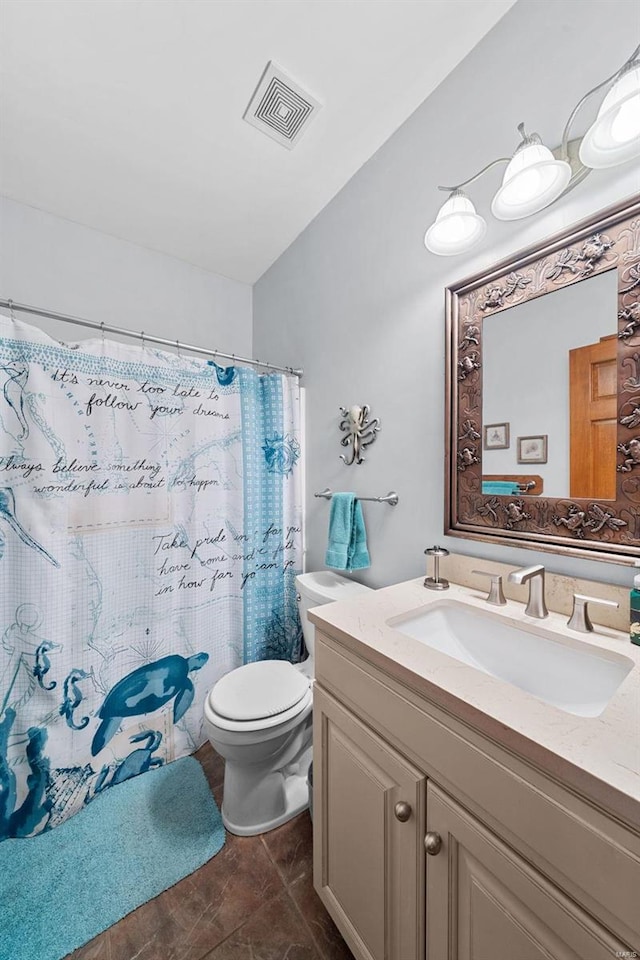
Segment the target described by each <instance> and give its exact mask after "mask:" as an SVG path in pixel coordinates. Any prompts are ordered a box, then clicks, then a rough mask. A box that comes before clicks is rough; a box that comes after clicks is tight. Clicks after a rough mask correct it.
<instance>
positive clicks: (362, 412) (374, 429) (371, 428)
mask: <svg viewBox="0 0 640 960" xmlns="http://www.w3.org/2000/svg"><path fill="white" fill-rule="evenodd" d="M370 409H371V408H370V407H369V404H367V403H365V404H364V406H362V407H356V406H354V407H349V409H348V410H347V408H346V407H340V413H341V414H342V417H343V419H342V420H341V421H340V429H341V430H343V431H344V432H345V433H346V437H343V438H342V440H341V441H340V443H341V444H342V446H343V447H347V446H348V445H349V444H351V445H352V448H351V457H350V458H347V456H346V455H345V454H344V453H342V454H340V459H341V460H344V462H345V463H346V464H347V466H351V464H352V463H362V462H363V461H364V457H363V456H362V453H361V451H362V450H364V448H365V447H369V446H371V444H372V443H373V441H374V440H375V439H376V434H378V433H379V432H380V418H379V417H373V418H372V419H371V420H370V419H369V412H370Z"/></svg>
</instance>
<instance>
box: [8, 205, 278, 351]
mask: <svg viewBox="0 0 640 960" xmlns="http://www.w3.org/2000/svg"><path fill="white" fill-rule="evenodd" d="M0 298H2V299H11V300H15V301H16V302H22V303H28V304H31V305H33V306H37V307H44V308H45V309H51V310H54V311H56V312H60V313H70V314H73V315H75V316H81V317H84V318H86V319H88V320H95V321H96V322H97V323H111V324H113V325H114V326H118V327H128V328H130V329H134V330H144V332H145V333H148V334H156V335H157V336H160V337H167V338H168V339H171V340H176V339H180V340H182V341H184V342H187V343H194V344H197V345H202V346H204V347H211V348H215V349H219V350H223V351H225V353H237V354H239V355H241V356H251V349H252V343H251V341H252V290H251V287H250V286H249V285H248V284H246V283H239V282H238V281H237V280H228V279H227V278H226V277H220V276H218V275H217V274H215V273H209V272H208V271H206V270H202V269H200V268H199V267H194V266H191V264H188V263H184V262H183V261H182V260H176V259H175V258H173V257H168V256H165V255H164V254H161V253H155V252H154V251H152V250H146V249H144V248H143V247H138V246H136V245H135V244H133V243H128V242H127V241H125V240H118V239H117V238H115V237H110V236H107V235H106V234H103V233H99V232H98V231H96V230H90V229H88V228H87V227H83V226H80V225H79V224H77V223H72V222H71V221H69V220H62V219H60V218H59V217H54V216H52V215H51V214H48V213H44V212H43V211H42V210H36V209H34V208H33V207H29V206H26V205H25V204H21V203H16V202H14V201H12V200H8V199H6V198H4V197H0ZM16 316H17V317H18V318H19V319H22V320H25V321H26V322H27V323H33V324H36V325H38V326H40V327H41V328H42V329H43V330H44V331H45V332H46V333H48V334H49V335H50V336H52V337H56V338H58V339H60V340H67V341H74V340H80V339H83V338H85V337H93V336H95V334H94V333H93V332H91V331H88V330H87V329H85V328H82V327H75V326H72V325H71V324H64V323H60V322H53V321H51V320H38V319H36V318H34V317H29V316H27V315H26V314H22V315H18V314H17V315H16ZM128 342H129V343H131V342H132V341H131V340H129V341H128ZM274 362H275V360H274Z"/></svg>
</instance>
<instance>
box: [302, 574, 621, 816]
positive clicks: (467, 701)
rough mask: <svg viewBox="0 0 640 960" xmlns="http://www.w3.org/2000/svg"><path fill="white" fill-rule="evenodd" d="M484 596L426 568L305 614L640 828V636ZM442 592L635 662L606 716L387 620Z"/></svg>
mask: <svg viewBox="0 0 640 960" xmlns="http://www.w3.org/2000/svg"><path fill="white" fill-rule="evenodd" d="M485 597H486V591H485V592H484V593H483V592H481V591H479V590H476V589H473V588H470V587H464V586H460V585H457V584H454V583H452V584H451V587H450V589H449V590H447V591H445V592H436V591H431V590H426V589H425V588H424V586H423V580H422V578H420V579H418V580H409V581H407V582H406V583H399V584H396V585H394V586H391V587H384V588H382V589H380V590H376V591H374V592H372V593H370V594H365V595H363V596H362V598H361V599H357V600H351V601H340V602H337V603H331V604H326V605H323V606H320V607H315V608H313V609H312V611H311V612H310V614H309V617H310V619H311V621H312V622H313V623H314V624H316V626H317V627H319V628H320V629H321V630H324V632H326V633H327V634H329V635H330V636H331V637H333V638H334V639H336V640H338V641H339V642H340V643H342V644H343V645H344V647H345V648H346V649H348V650H351V651H352V652H353V653H355V654H357V655H358V656H360V657H363V658H364V659H365V660H368V661H369V662H370V663H372V664H373V665H374V666H376V667H378V668H379V669H381V670H383V671H384V672H385V673H386V674H388V675H389V676H390V677H393V678H394V679H395V680H397V681H399V682H400V683H403V684H405V685H409V686H411V687H412V688H413V689H414V690H416V691H417V692H419V693H421V694H422V695H423V696H425V697H426V698H427V699H429V700H430V701H432V702H433V703H435V704H436V705H439V706H441V707H443V708H444V709H446V710H447V711H449V712H450V713H451V714H453V715H454V716H456V717H457V718H458V719H460V720H462V721H463V722H465V723H468V724H469V725H470V726H472V727H473V728H474V729H477V730H478V731H479V732H481V733H483V734H485V735H486V736H489V737H491V739H493V740H494V741H496V742H497V743H499V744H501V745H502V746H504V747H506V748H507V749H508V750H510V751H511V752H513V753H515V754H516V755H519V756H520V757H522V758H523V759H525V760H527V761H528V762H530V763H532V764H533V765H534V766H536V767H538V768H539V769H541V770H542V771H543V772H545V773H547V774H549V775H551V776H553V777H554V778H555V779H557V780H559V781H560V782H562V783H564V784H566V785H567V786H569V787H571V788H572V789H573V790H574V791H576V792H577V793H579V794H580V795H581V796H583V797H584V798H585V799H587V800H589V801H590V802H593V803H595V804H597V805H598V806H600V807H603V808H604V809H605V810H606V811H607V812H608V813H610V814H612V815H614V816H617V817H619V818H620V819H622V820H623V821H625V822H626V823H627V824H629V825H630V826H632V827H634V829H636V830H640V646H637V645H635V644H632V643H630V641H629V636H628V634H626V633H621V632H619V631H617V630H613V629H610V628H608V627H604V626H598V625H594V626H595V629H594V632H593V633H589V634H581V633H576V632H575V631H572V630H569V629H568V628H567V618H566V616H564V615H562V614H558V613H554V612H550V614H549V616H548V617H547V618H546V619H545V620H542V621H541V620H536V619H532V618H531V617H527V616H526V615H525V613H524V605H523V604H522V603H518V602H515V601H513V600H508V601H507V604H506V606H504V607H492V606H488V605H487V603H486V599H485ZM443 599H446V600H457V601H460V602H462V603H464V604H465V605H467V606H468V607H471V608H477V609H479V610H484V611H487V610H489V611H492V612H493V613H497V614H498V615H500V616H504V617H506V618H507V619H508V620H510V621H511V622H512V623H513V624H514V625H517V626H523V627H525V629H526V626H527V625H530V626H531V627H542V628H543V629H544V630H549V631H551V632H552V633H554V634H556V635H558V636H559V638H560V639H562V638H563V637H564V638H568V639H569V641H570V644H571V645H572V646H575V644H576V641H578V642H581V643H584V644H588V645H589V646H595V647H597V648H600V649H601V650H609V651H613V652H615V653H617V654H620V655H622V656H625V657H628V658H629V659H630V660H632V661H633V662H634V664H635V665H634V667H633V669H632V670H631V671H630V673H629V674H628V675H627V676H626V678H625V679H624V680H623V681H622V683H621V685H620V686H619V687H618V689H617V691H616V693H615V694H614V695H613V698H612V699H611V701H610V702H609V704H608V705H607V707H606V708H605V710H604V712H603V713H602V714H600V716H598V717H578V716H574V715H573V714H570V713H566V712H565V711H564V710H561V709H560V708H558V707H555V706H551V705H550V704H547V703H545V702H544V701H542V700H539V699H538V698H537V697H534V696H532V695H531V694H529V693H526V692H524V691H522V690H520V689H519V688H518V687H515V686H513V685H512V684H510V683H508V682H506V681H504V680H500V679H498V678H495V677H493V676H490V675H488V674H485V673H482V672H480V671H478V670H476V669H474V668H473V667H471V666H468V665H467V664H464V663H461V662H459V661H458V660H454V659H453V658H452V657H449V656H447V655H446V654H443V653H440V652H438V651H436V650H433V649H432V648H430V647H429V646H427V645H426V644H424V643H421V642H420V641H419V640H416V639H414V638H412V637H408V636H406V635H404V634H402V633H400V632H399V631H398V630H396V629H394V628H393V627H391V626H389V625H388V623H387V621H388V620H391V619H392V618H395V617H399V616H402V615H405V614H409V613H413V612H415V611H418V610H420V609H421V608H425V607H427V606H429V605H430V604H433V603H436V602H442V600H443Z"/></svg>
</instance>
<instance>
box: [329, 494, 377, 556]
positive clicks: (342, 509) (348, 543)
mask: <svg viewBox="0 0 640 960" xmlns="http://www.w3.org/2000/svg"><path fill="white" fill-rule="evenodd" d="M324 562H325V563H326V565H327V566H328V567H333V568H334V570H364V569H365V567H369V566H370V565H371V561H370V560H369V551H368V550H367V534H366V531H365V528H364V517H363V516H362V506H361V504H360V501H359V500H356V495H355V493H334V494H333V496H332V498H331V511H330V513H329V542H328V544H327V555H326V557H325V560H324Z"/></svg>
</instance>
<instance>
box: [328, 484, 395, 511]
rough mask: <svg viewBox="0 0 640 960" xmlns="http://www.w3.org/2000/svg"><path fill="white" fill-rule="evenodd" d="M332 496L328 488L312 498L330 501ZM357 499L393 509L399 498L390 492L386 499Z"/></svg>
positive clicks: (393, 492)
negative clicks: (382, 504) (384, 504)
mask: <svg viewBox="0 0 640 960" xmlns="http://www.w3.org/2000/svg"><path fill="white" fill-rule="evenodd" d="M332 496H333V491H332V490H330V489H329V487H327V488H326V490H322V491H321V492H320V493H314V497H324V499H325V500H331V497H332ZM357 499H358V500H372V501H374V503H388V504H389V506H390V507H395V505H396V504H397V502H398V499H399V498H398V494H397V493H396V492H395V490H390V491H389V493H388V494H387V495H386V497H358V498H357Z"/></svg>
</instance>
